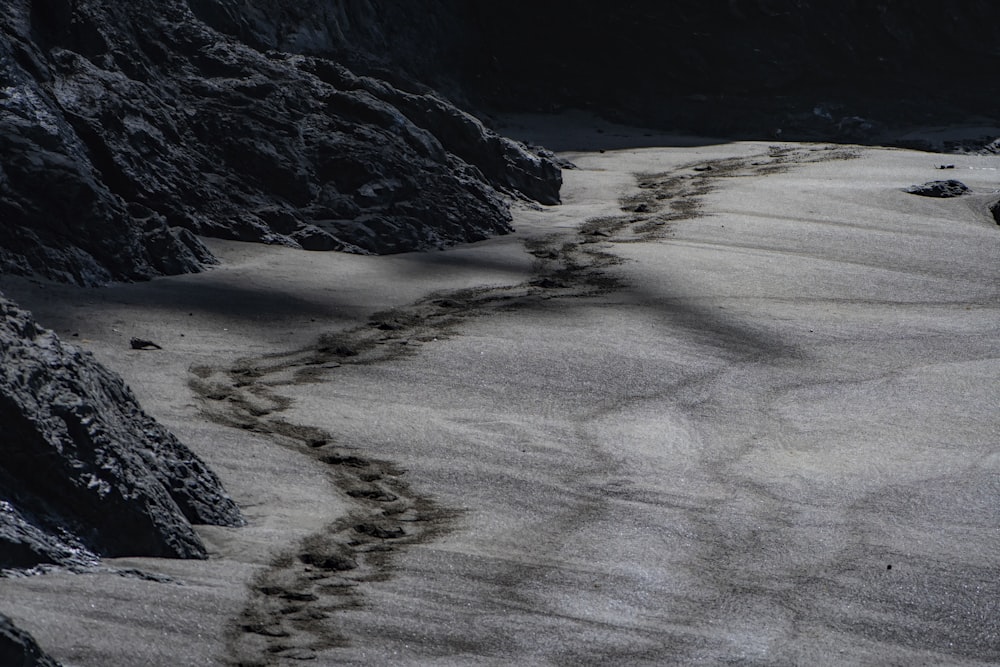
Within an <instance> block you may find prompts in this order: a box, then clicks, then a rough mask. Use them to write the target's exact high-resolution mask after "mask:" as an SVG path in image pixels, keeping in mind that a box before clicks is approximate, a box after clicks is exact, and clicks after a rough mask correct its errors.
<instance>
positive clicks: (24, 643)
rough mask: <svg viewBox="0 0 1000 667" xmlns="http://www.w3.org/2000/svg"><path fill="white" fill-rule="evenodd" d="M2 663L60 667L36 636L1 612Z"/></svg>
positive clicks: (6, 666) (13, 666)
mask: <svg viewBox="0 0 1000 667" xmlns="http://www.w3.org/2000/svg"><path fill="white" fill-rule="evenodd" d="M0 665H4V667H59V663H57V662H56V661H55V660H53V659H52V658H50V657H49V656H47V655H45V653H43V652H42V649H40V648H39V647H38V644H37V643H36V642H35V640H34V638H33V637H32V636H31V635H29V634H28V633H27V632H25V631H24V630H21V629H20V628H18V627H17V626H15V625H14V623H13V621H11V620H10V619H9V618H8V617H6V616H4V615H3V614H0Z"/></svg>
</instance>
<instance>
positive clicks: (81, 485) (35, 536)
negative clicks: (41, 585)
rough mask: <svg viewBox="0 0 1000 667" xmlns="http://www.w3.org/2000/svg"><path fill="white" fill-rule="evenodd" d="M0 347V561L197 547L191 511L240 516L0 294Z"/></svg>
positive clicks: (114, 390)
mask: <svg viewBox="0 0 1000 667" xmlns="http://www.w3.org/2000/svg"><path fill="white" fill-rule="evenodd" d="M0 358H2V359H3V364H2V366H0V424H3V429H2V431H0V452H2V457H0V569H6V568H25V567H31V566H34V565H37V564H43V563H53V564H62V565H73V564H77V565H79V564H86V563H89V562H93V560H94V559H95V557H96V556H126V555H134V556H139V555H143V556H163V557H176V558H203V557H205V549H204V546H203V545H202V543H201V541H200V539H199V538H198V536H197V535H196V534H195V533H194V531H193V530H192V528H191V524H192V523H201V524H213V525H223V526H237V525H241V524H242V518H241V515H240V512H239V509H238V508H237V507H236V505H235V503H234V502H233V501H232V500H231V499H230V498H229V497H228V496H227V495H226V493H225V491H224V490H223V489H222V486H221V484H220V483H219V480H218V478H217V477H216V476H215V474H214V473H212V472H211V471H210V470H209V469H208V468H206V467H205V465H204V464H203V463H202V462H201V460H200V459H198V458H197V457H196V456H195V455H194V454H193V453H192V452H191V451H190V450H188V449H187V448H186V447H185V446H184V445H182V444H181V443H180V442H178V440H177V439H176V438H175V437H174V436H173V435H171V434H170V433H169V432H168V431H167V430H166V429H164V428H163V427H162V426H161V425H160V424H158V423H157V422H156V421H154V420H153V419H152V418H151V417H150V416H149V415H147V414H146V413H144V412H143V411H142V409H141V408H140V407H139V405H138V403H137V402H136V400H135V398H134V396H133V395H132V393H131V391H129V389H128V387H126V386H125V384H124V383H123V382H122V380H121V379H120V378H119V377H117V376H116V375H114V374H113V373H111V372H110V371H108V370H106V369H105V368H104V367H103V366H101V365H100V364H98V363H97V362H96V361H95V360H94V358H93V357H92V355H90V353H88V352H83V351H81V350H79V349H78V348H76V347H74V346H72V345H67V344H64V343H62V342H61V341H60V340H59V338H58V337H57V336H56V335H55V333H53V332H52V331H49V330H46V329H43V328H41V327H39V326H38V325H37V324H35V322H34V321H33V320H32V318H31V317H30V315H29V314H28V313H26V312H25V311H23V310H20V309H18V308H17V307H15V306H14V305H12V304H11V303H10V302H9V301H7V300H5V299H3V298H2V297H0Z"/></svg>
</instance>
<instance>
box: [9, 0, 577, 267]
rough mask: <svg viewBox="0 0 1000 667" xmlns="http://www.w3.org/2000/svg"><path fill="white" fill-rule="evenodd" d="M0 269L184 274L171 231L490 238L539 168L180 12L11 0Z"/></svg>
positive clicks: (448, 112) (314, 240)
mask: <svg viewBox="0 0 1000 667" xmlns="http://www.w3.org/2000/svg"><path fill="white" fill-rule="evenodd" d="M0 56H2V60H0V62H2V65H0V150H2V151H3V154H4V156H5V159H4V164H3V171H2V172H0V223H2V224H0V249H2V250H0V270H2V271H6V272H15V273H29V272H37V273H42V274H44V275H48V276H50V277H54V278H59V279H67V280H72V281H75V282H78V283H83V284H97V283H101V282H106V281H107V280H111V279H137V278H143V277H147V276H150V275H155V274H158V273H177V272H182V271H192V270H197V269H198V268H199V267H200V266H201V265H203V264H204V263H206V262H208V261H211V258H210V255H209V253H208V252H207V251H206V250H205V248H204V247H203V246H202V245H201V244H200V243H199V242H198V241H197V239H195V238H194V237H193V236H192V235H191V233H190V232H194V233H197V234H205V235H210V236H219V237H224V238H231V239H240V240H249V241H262V242H267V243H283V244H287V245H292V246H302V247H305V248H308V249H317V250H321V249H322V250H326V249H336V250H349V251H354V252H375V253H385V252H398V251H405V250H414V249H425V248H435V247H441V246H444V245H448V244H451V243H455V242H463V241H474V240H480V239H483V238H486V237H487V236H490V235H492V234H497V233H503V232H506V231H509V229H510V227H509V223H510V214H509V211H508V201H507V198H506V196H505V194H502V193H506V194H511V193H521V194H522V195H524V196H528V197H532V198H537V199H539V200H541V201H545V202H548V203H552V202H555V201H557V200H558V190H559V185H560V182H561V178H560V172H559V169H558V167H556V166H555V165H554V163H553V162H552V161H551V160H549V159H548V158H547V157H544V156H541V157H540V156H539V155H537V154H534V153H532V152H531V151H529V150H528V149H526V148H525V147H524V146H522V145H520V144H515V143H514V142H511V141H509V140H506V139H502V138H500V137H498V136H496V135H495V134H493V133H492V132H490V131H488V130H486V129H485V128H484V127H483V126H482V125H481V124H480V123H479V122H478V121H476V120H475V119H474V118H472V117H471V116H468V115H466V114H464V113H463V112H461V111H459V110H458V109H456V108H455V107H453V106H451V105H450V104H448V103H446V102H444V101H443V100H441V99H439V98H436V97H434V96H433V95H431V94H429V93H426V92H421V93H404V92H402V91H399V90H396V89H395V88H393V87H392V86H390V85H389V84H387V83H384V82H381V81H376V80H374V79H370V78H359V77H356V76H354V75H353V74H351V72H349V71H348V70H346V69H345V68H343V67H339V66H336V65H334V64H333V63H332V62H327V61H318V60H317V59H316V58H312V57H304V56H299V55H290V54H287V53H284V52H279V51H269V52H267V53H262V52H261V51H258V50H256V49H254V48H252V47H251V46H249V45H247V44H244V43H242V42H240V41H238V40H237V39H234V38H231V37H227V36H224V35H222V34H221V33H219V32H217V31H215V30H213V29H212V28H210V27H209V26H207V25H206V24H205V23H203V22H202V21H201V20H199V19H198V18H197V17H196V16H195V14H194V13H192V11H191V9H190V7H189V5H188V3H187V2H185V1H184V0H166V1H164V2H152V0H146V1H138V2H129V3H117V2H111V1H110V0H33V1H32V2H29V1H28V0H12V2H10V3H8V7H6V8H5V11H4V14H3V16H2V17H0Z"/></svg>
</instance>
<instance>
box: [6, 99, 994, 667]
mask: <svg viewBox="0 0 1000 667" xmlns="http://www.w3.org/2000/svg"><path fill="white" fill-rule="evenodd" d="M580 121H581V119H580V118H579V117H577V118H575V119H574V122H575V123H576V124H577V125H580V126H582V127H583V128H584V130H585V133H586V134H585V135H579V134H577V135H573V136H571V137H569V138H566V136H565V135H564V136H563V138H562V139H561V140H560V141H562V143H556V141H557V139H558V137H556V136H554V135H548V136H545V132H561V131H564V129H565V128H560V127H550V128H542V129H541V130H539V129H538V123H537V119H524V118H521V119H510V120H509V121H508V125H507V128H506V131H508V132H512V133H515V134H517V133H519V132H520V133H521V134H522V135H523V136H525V137H528V138H534V139H536V140H547V141H548V143H550V144H555V145H557V147H559V148H562V149H570V148H572V147H574V146H575V147H584V148H589V149H592V150H590V151H589V152H567V153H564V155H565V156H566V157H568V158H569V159H571V160H573V161H574V162H575V163H576V164H577V165H578V166H579V169H577V170H574V171H567V172H566V173H565V179H566V185H565V188H564V191H563V192H564V200H565V203H564V205H562V206H560V207H554V208H546V209H535V208H532V207H529V206H526V205H519V208H518V213H517V218H518V220H517V224H518V233H517V234H516V235H514V236H511V237H506V238H500V239H495V240H491V241H488V242H483V243H479V244H475V245H472V246H466V247H462V248H457V249H454V250H450V251H447V252H440V253H431V254H423V255H400V256H393V257H356V256H347V255H338V254H311V253H304V252H296V251H291V250H287V249H282V248H271V247H263V246H253V245H243V244H236V243H221V242H214V243H213V247H214V248H215V249H216V250H217V251H218V253H219V255H220V257H222V259H223V262H222V264H221V266H219V267H218V268H216V269H214V270H212V271H210V272H208V273H206V274H203V275H198V276H183V277H175V278H165V279H160V280H155V281H152V282H150V283H146V284H140V285H118V286H113V287H110V288H107V289H101V290H81V289H75V288H68V287H64V286H57V285H51V284H41V283H37V282H33V281H25V280H17V279H12V278H4V279H3V280H2V281H0V289H2V290H3V291H4V292H6V293H7V294H8V295H9V296H11V297H12V298H14V299H16V300H17V301H19V302H20V303H21V304H22V305H24V306H25V307H28V308H30V309H31V310H33V311H34V312H35V314H36V316H37V318H38V319H39V320H40V321H41V322H42V323H44V324H47V325H48V326H51V327H53V328H55V329H56V330H57V331H58V332H59V333H60V334H61V335H62V336H63V337H65V338H67V339H68V340H73V341H79V343H80V345H81V346H83V347H86V348H87V349H90V350H93V352H94V353H95V355H97V357H98V358H99V359H100V360H101V361H102V362H104V363H106V364H107V365H108V366H110V367H111V368H113V369H115V370H116V371H118V372H120V373H121V374H122V375H123V376H124V377H125V378H126V380H127V381H128V382H129V384H130V385H131V386H132V388H133V389H134V390H135V392H136V393H137V395H138V396H139V398H140V400H141V401H142V403H143V405H144V406H145V407H146V408H147V410H149V411H150V412H151V413H153V414H154V415H155V416H156V417H157V418H159V419H160V420H161V421H163V422H164V423H165V424H166V425H167V426H169V427H170V428H171V429H172V430H174V432H175V433H176V434H177V435H178V436H180V437H181V439H182V440H184V441H185V442H186V443H187V444H188V445H189V446H191V447H192V448H193V449H194V450H195V451H196V452H198V453H199V454H200V455H201V456H202V457H204V458H205V459H206V460H207V461H208V462H209V463H210V464H211V465H212V466H213V467H214V468H215V469H216V470H217V471H218V472H219V474H220V476H221V477H222V479H223V481H224V483H225V484H226V486H227V488H228V489H229V490H230V492H231V494H232V495H233V496H234V497H235V498H236V499H237V501H238V502H239V503H240V505H241V506H242V507H243V508H244V511H245V512H246V515H247V517H248V519H249V522H250V525H249V526H248V527H246V528H243V529H217V528H213V529H200V533H201V534H202V535H203V536H204V538H205V540H206V541H207V542H208V544H209V545H210V550H211V554H212V555H211V559H210V560H208V561H204V562H181V561H167V560H155V559H116V560H108V561H106V562H105V563H104V566H103V567H102V568H101V569H100V570H99V571H94V572H87V573H84V574H72V573H67V572H59V571H55V572H51V573H48V574H44V575H41V576H34V577H25V578H14V579H5V580H0V599H2V601H3V602H2V607H0V610H2V611H3V612H5V613H8V614H10V615H11V616H12V617H13V618H14V619H15V621H16V622H17V623H18V624H19V625H21V626H22V627H24V628H25V629H26V630H28V631H30V632H32V633H33V634H34V635H35V637H36V638H37V639H38V640H39V642H40V644H41V645H42V646H43V647H45V648H46V649H48V650H49V651H50V652H51V653H52V655H53V656H54V657H56V658H57V659H59V660H61V661H62V662H63V663H64V664H66V665H81V666H83V665H87V666H94V667H98V666H99V667H108V666H114V665H122V666H134V665H150V666H152V665H163V666H168V665H169V666H171V667H173V666H177V665H212V664H246V665H272V664H275V665H278V664H280V665H292V664H301V663H302V661H304V660H311V661H313V662H312V663H311V664H331V665H332V664H365V665H377V664H401V665H405V664H435V665H446V664H453V665H467V664H551V665H578V664H608V665H611V664H747V665H751V664H759V665H798V664H813V665H839V664H873V665H874V664H897V665H903V664H906V665H915V664H949V665H953V664H955V665H957V664H966V665H974V664H995V663H997V662H998V661H1000V557H998V555H997V554H1000V449H998V439H1000V392H998V391H997V387H998V380H1000V337H998V335H997V334H998V331H1000V293H998V292H1000V280H998V279H1000V227H998V226H997V225H996V224H995V223H994V221H993V220H992V218H991V217H990V216H989V214H988V212H987V205H988V204H989V203H990V202H992V201H994V200H996V199H998V198H1000V195H998V194H997V191H998V188H1000V172H998V171H997V169H998V167H1000V158H987V157H959V156H948V157H945V156H940V155H931V154H924V153H917V152H910V151H901V150H885V149H872V148H856V147H845V146H826V145H796V144H780V145H769V144H767V143H750V142H748V143H717V142H710V141H699V140H694V139H690V138H687V139H685V138H678V137H664V136H655V135H652V134H651V133H645V132H636V131H632V130H627V129H625V128H618V127H614V126H609V125H605V126H602V127H601V128H600V129H601V132H597V131H596V129H595V126H594V124H593V123H590V122H589V121H588V122H584V123H582V124H581V122H580ZM532 129H534V131H535V134H534V135H533V136H532V134H531V131H532ZM616 146H617V147H619V148H618V149H616V148H615V147H616ZM621 146H626V148H620V147H621ZM643 146H647V147H643ZM649 146H660V147H649ZM664 146H666V147H664ZM597 149H603V151H604V152H598V150H597ZM944 162H948V163H954V164H955V168H954V170H948V171H947V172H942V171H939V170H937V169H936V167H937V165H939V164H941V163H944ZM636 174H638V176H636ZM942 174H946V175H947V177H948V178H958V179H960V180H962V181H963V182H965V183H966V184H967V185H969V186H970V187H971V188H972V190H973V191H974V194H972V195H967V196H965V197H962V198H957V199H947V200H938V199H927V198H921V197H916V196H913V195H909V194H906V193H905V192H904V191H903V190H904V188H906V187H907V186H909V185H912V184H915V183H923V182H925V181H929V180H934V179H937V178H942V177H943V176H942ZM623 207H624V209H625V210H623ZM130 336H141V337H144V338H149V339H152V340H154V341H156V342H158V343H160V344H161V345H162V346H163V348H164V350H163V351H135V350H131V349H129V348H128V339H129V337H130ZM306 664H310V663H306Z"/></svg>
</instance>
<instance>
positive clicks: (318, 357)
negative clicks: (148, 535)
mask: <svg viewBox="0 0 1000 667" xmlns="http://www.w3.org/2000/svg"><path fill="white" fill-rule="evenodd" d="M853 156H854V154H853V153H851V152H850V151H849V150H847V149H842V148H829V147H828V148H823V149H819V148H814V149H803V148H796V149H792V148H783V147H771V149H769V151H768V152H767V153H766V154H761V155H759V156H754V157H751V158H728V159H720V160H713V161H710V162H704V163H697V164H690V165H684V166H682V167H681V168H679V169H677V170H674V171H672V172H666V173H658V174H637V175H636V178H637V185H638V191H637V192H636V193H635V194H632V195H629V196H628V197H626V198H624V199H623V200H622V201H621V207H622V210H623V212H624V213H623V214H622V215H619V216H612V217H604V218H595V219H591V220H588V221H586V222H585V223H584V224H583V225H582V226H581V227H580V228H579V229H578V230H577V231H576V232H574V233H561V234H553V235H550V236H545V237H540V238H530V239H526V240H525V242H524V243H525V246H526V249H527V251H528V252H529V253H530V254H532V255H533V256H534V257H535V258H536V259H537V260H538V262H537V264H536V267H535V271H534V276H533V277H532V278H531V279H530V280H528V281H526V282H524V283H522V284H519V285H514V286H503V287H483V288H473V289H463V290H455V291H450V292H447V293H438V294H433V295H430V296H428V297H426V298H424V299H421V300H419V301H417V302H415V303H413V304H411V305H409V306H406V307H403V308H398V309H394V310H391V311H385V312H382V313H377V314H375V315H373V316H372V317H371V319H370V321H369V322H368V323H367V325H364V326H360V327H356V328H354V329H351V330H347V331H343V332H338V333H333V334H328V335H325V336H322V337H321V338H320V339H319V340H318V341H317V342H316V343H315V344H314V345H312V346H310V347H308V348H305V349H301V350H296V351H292V352H288V353H280V354H274V355H268V356H265V357H261V358H257V359H244V360H241V361H239V362H238V363H237V364H235V365H234V366H232V367H229V368H216V367H209V366H198V367H194V368H192V369H191V378H190V386H191V388H192V389H193V390H194V392H195V393H196V395H197V396H199V397H200V399H201V404H202V411H203V413H204V414H205V415H206V416H207V417H208V418H209V419H212V420H214V421H216V422H217V423H221V424H225V425H227V426H231V427H234V428H240V429H246V430H249V431H254V432H257V433H262V434H267V435H269V436H271V437H273V439H274V441H275V442H276V443H277V444H280V445H281V446H284V447H288V448H290V449H294V450H296V451H299V452H304V453H307V454H308V455H310V456H312V457H313V458H314V459H315V460H317V462H318V463H319V464H321V465H324V466H326V467H327V469H328V470H329V473H330V477H331V482H332V483H333V484H334V486H335V487H336V488H337V489H338V490H339V491H340V492H341V493H343V494H344V495H345V496H346V497H347V498H348V499H349V502H350V506H351V507H352V510H351V511H350V513H349V515H348V516H344V517H340V518H338V519H337V520H336V521H334V522H333V523H331V524H330V525H329V526H327V527H326V528H325V529H324V530H322V531H320V532H318V533H316V534H314V535H311V536H309V537H307V538H306V539H304V540H303V541H302V542H301V543H299V544H297V545H295V546H294V547H293V548H292V549H290V550H289V551H288V552H286V553H285V554H283V555H282V556H281V557H279V558H277V559H275V561H274V562H272V563H271V564H270V566H269V567H268V568H267V569H265V570H264V571H263V572H262V573H261V574H260V575H259V576H258V577H257V578H256V579H255V580H254V581H253V582H252V583H251V585H250V592H249V597H248V601H247V604H246V607H245V608H244V610H243V612H242V613H241V614H240V616H239V618H237V619H235V620H234V621H233V622H232V623H231V626H230V628H229V631H228V634H227V637H226V639H227V647H228V650H229V655H230V660H231V662H232V663H233V664H236V665H240V666H246V667H250V666H254V667H257V666H264V665H274V664H279V663H283V662H287V661H293V662H297V661H302V660H310V659H313V658H315V657H316V655H317V653H318V652H319V651H322V650H324V649H328V648H332V647H336V646H341V645H344V644H346V643H347V642H348V638H347V637H345V636H342V635H341V634H340V633H339V632H338V630H337V628H336V626H335V624H334V623H333V622H331V620H330V619H331V615H332V613H333V612H336V611H339V610H344V609H349V608H351V607H355V606H358V605H359V604H360V601H361V598H362V595H363V593H362V591H363V588H364V585H365V584H366V583H367V582H372V581H379V580H384V579H385V578H387V577H388V576H390V574H391V571H392V554H393V553H394V552H396V551H398V550H400V549H403V548H405V547H407V546H409V545H413V544H418V543H421V542H426V541H429V540H432V539H434V538H435V537H437V536H439V535H441V534H442V533H444V532H446V531H447V530H448V529H449V526H450V524H451V522H452V521H453V519H454V518H455V517H456V516H457V515H458V513H459V511H458V510H453V509H448V508H443V507H440V506H439V505H437V504H436V503H435V502H434V501H433V500H431V499H430V498H429V497H427V496H425V495H421V494H420V493H418V492H416V491H415V490H414V489H412V488H411V487H410V486H409V485H408V484H407V483H406V482H405V481H404V480H403V479H402V477H403V471H402V470H400V469H399V468H398V467H396V466H394V465H393V464H392V463H390V462H387V461H380V460H376V459H372V458H368V457H366V456H364V455H361V454H359V453H358V452H357V451H354V450H353V449H352V448H350V447H346V446H341V445H338V444H337V442H336V439H335V437H334V435H333V434H332V433H329V432H327V431H325V430H322V429H319V428H315V427H313V426H308V425H302V424H293V423H291V422H288V421H286V420H285V419H283V418H282V416H281V413H282V412H283V411H285V410H286V409H287V408H288V407H289V406H290V405H291V400H290V399H289V398H287V397H285V396H283V395H281V393H280V390H281V387H282V386H286V385H294V384H304V383H311V382H322V381H326V380H327V379H328V378H329V376H330V374H331V373H335V372H336V369H337V368H339V367H341V366H345V365H352V364H353V365H362V364H376V363H383V362H387V361H391V360H393V359H397V358H399V357H401V356H403V355H407V354H413V353H415V351H416V350H418V349H419V347H420V346H421V345H424V344H428V343H433V342H435V341H438V340H443V339H446V338H448V337H450V336H453V335H456V334H457V332H458V330H459V328H460V325H461V323H462V322H463V321H464V320H466V319H469V318H473V317H479V316H482V315H484V314H486V313H489V312H495V311H497V310H499V309H514V308H527V307H531V306H532V305H534V304H537V303H539V302H541V301H544V300H547V299H553V298H572V297H577V298H579V297H586V296H593V295H596V294H599V293H602V292H606V291H609V290H613V289H616V288H618V287H619V286H620V282H619V279H618V278H617V277H615V276H614V275H612V274H610V273H609V272H608V271H607V269H608V268H609V267H610V266H613V265H614V264H618V263H620V262H621V261H622V260H621V259H620V258H619V257H618V256H617V255H615V254H614V253H613V252H611V251H610V248H611V247H613V244H615V243H634V242H642V241H654V240H657V239H660V238H663V237H664V236H665V234H666V232H667V231H668V230H669V228H670V223H671V222H676V221H678V220H684V219H691V218H694V217H697V216H699V215H701V199H702V197H704V196H705V195H706V194H708V193H709V192H711V191H712V189H714V187H715V186H716V184H715V181H716V180H717V179H720V178H728V177H740V176H759V175H766V174H767V173H773V172H774V171H777V170H783V169H786V168H788V167H789V166H790V165H792V164H796V163H803V162H812V161H819V160H828V159H845V158H849V157H853Z"/></svg>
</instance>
